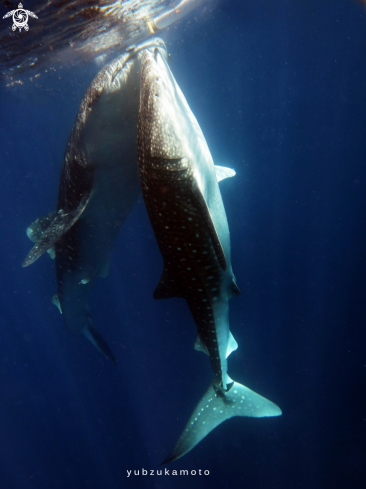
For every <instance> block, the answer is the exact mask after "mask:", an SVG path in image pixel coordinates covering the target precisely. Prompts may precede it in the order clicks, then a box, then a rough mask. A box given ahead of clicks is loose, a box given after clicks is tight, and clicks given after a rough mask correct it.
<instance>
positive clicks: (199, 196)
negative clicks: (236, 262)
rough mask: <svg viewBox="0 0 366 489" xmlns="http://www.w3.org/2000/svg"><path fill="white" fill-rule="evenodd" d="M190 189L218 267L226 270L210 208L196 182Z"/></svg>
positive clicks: (223, 254) (222, 251) (222, 250)
mask: <svg viewBox="0 0 366 489" xmlns="http://www.w3.org/2000/svg"><path fill="white" fill-rule="evenodd" d="M192 191H193V195H194V196H195V198H196V201H197V204H198V206H199V208H200V209H201V212H202V215H203V218H204V220H205V222H206V224H207V227H208V231H209V233H210V237H211V241H212V245H213V247H214V250H215V253H216V256H217V259H218V261H219V263H220V267H221V268H222V269H223V270H224V271H225V270H226V258H225V253H224V249H223V247H222V244H221V242H220V238H219V237H218V235H217V232H216V229H215V224H214V223H213V221H212V217H211V214H210V209H209V208H208V206H207V203H206V200H205V198H204V196H203V195H202V192H201V190H200V189H199V187H198V185H197V183H196V182H193V185H192Z"/></svg>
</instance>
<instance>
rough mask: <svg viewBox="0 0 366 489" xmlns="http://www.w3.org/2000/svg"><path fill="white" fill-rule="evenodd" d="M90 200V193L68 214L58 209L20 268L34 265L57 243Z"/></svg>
mask: <svg viewBox="0 0 366 489" xmlns="http://www.w3.org/2000/svg"><path fill="white" fill-rule="evenodd" d="M89 198H90V193H87V194H86V195H84V196H83V197H82V199H81V200H80V203H79V205H78V207H76V209H74V210H72V211H70V212H64V211H63V210H62V209H60V210H59V211H58V212H57V214H56V215H55V217H54V219H53V221H52V222H51V224H50V225H49V226H48V228H47V229H46V230H45V231H44V232H43V234H42V237H41V239H40V240H39V241H37V243H36V244H35V245H34V246H33V248H32V249H31V250H30V252H29V253H28V255H27V256H26V258H25V260H24V261H23V263H22V267H27V266H28V265H31V264H32V263H34V262H35V261H36V260H38V258H39V257H40V256H42V255H43V253H44V252H45V251H47V250H48V249H49V248H51V247H52V246H53V245H54V244H55V243H56V241H58V240H59V239H60V238H61V236H62V235H63V234H65V233H66V232H67V231H68V230H69V229H70V228H71V227H72V226H73V225H74V224H75V222H76V221H77V220H78V219H79V217H80V216H81V214H82V213H83V212H84V210H85V207H86V206H87V204H88V202H89Z"/></svg>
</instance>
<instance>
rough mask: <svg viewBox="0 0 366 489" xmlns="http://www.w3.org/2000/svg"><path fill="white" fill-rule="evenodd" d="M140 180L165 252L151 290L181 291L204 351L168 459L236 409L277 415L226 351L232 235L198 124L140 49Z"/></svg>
mask: <svg viewBox="0 0 366 489" xmlns="http://www.w3.org/2000/svg"><path fill="white" fill-rule="evenodd" d="M137 151H138V153H137V154H138V165H139V174H140V182H141V188H142V193H143V198H144V201H145V204H146V208H147V211H148V215H149V218H150V222H151V224H152V227H153V230H154V233H155V237H156V240H157V243H158V246H159V248H160V251H161V253H162V255H163V259H164V269H163V273H162V275H161V279H160V282H159V285H158V286H157V288H156V290H155V292H154V297H155V298H156V299H163V298H169V297H183V298H184V299H185V300H186V301H187V304H188V306H189V309H190V312H191V314H192V316H193V318H194V321H195V323H196V326H197V339H196V343H195V349H196V350H199V351H202V352H204V353H206V354H207V355H208V356H209V358H210V362H211V367H212V370H213V373H214V378H213V381H212V384H211V385H210V387H209V388H208V390H207V391H206V393H205V394H204V395H203V397H202V399H201V400H200V402H199V403H198V404H197V406H196V408H195V409H194V411H193V414H192V415H191V417H190V419H189V421H188V423H187V425H186V426H185V428H184V430H183V432H182V434H181V436H180V438H179V439H178V441H177V443H176V445H175V446H174V448H173V449H172V451H171V452H170V453H169V454H168V456H167V457H166V459H165V460H164V462H163V463H168V462H172V461H173V460H176V459H177V458H179V457H181V456H183V455H184V454H185V453H187V452H188V451H189V450H191V449H192V448H193V447H195V446H196V445H197V443H199V442H200V441H201V440H202V439H203V438H204V437H205V436H206V435H207V434H208V433H210V432H211V431H212V430H213V429H214V428H215V427H216V426H218V425H219V424H220V423H222V422H223V421H225V420H226V419H229V418H231V417H233V416H251V417H265V416H278V415H280V414H281V410H280V408H279V407H278V406H276V404H274V403H273V402H271V401H269V400H268V399H266V398H264V397H262V396H261V395H259V394H257V393H255V392H253V391H252V390H250V389H249V388H248V387H245V386H244V385H242V384H240V383H238V382H236V381H233V380H232V379H231V378H230V377H229V376H228V373H227V357H228V356H229V355H230V353H232V352H233V351H234V350H236V348H237V347H238V344H237V342H236V341H235V339H234V337H233V335H232V333H231V332H230V328H229V300H230V299H231V297H233V296H236V295H238V294H240V291H239V289H238V286H237V284H236V280H235V277H234V274H233V271H232V266H231V257H230V253H231V252H230V234H229V228H228V223H227V218H226V213H225V209H224V205H223V202H222V198H221V193H220V189H219V186H218V180H220V179H222V178H225V177H227V176H232V175H233V173H234V172H233V171H232V170H230V169H225V168H222V167H221V168H220V169H217V167H216V168H215V166H214V163H213V160H212V156H211V154H210V151H209V148H208V146H207V143H206V141H205V138H204V136H203V134H202V131H201V129H200V127H199V125H198V123H197V120H196V118H195V117H194V115H193V113H192V111H191V110H190V108H189V106H188V104H187V102H186V99H185V98H184V95H183V93H182V92H181V90H180V88H179V86H178V85H177V83H176V81H175V79H174V77H173V75H172V73H171V71H170V69H169V66H168V64H167V62H166V60H165V59H164V57H163V56H161V54H160V52H159V51H158V50H154V52H153V53H152V52H150V51H145V52H144V53H143V55H142V70H141V93H140V109H139V118H138V130H137Z"/></svg>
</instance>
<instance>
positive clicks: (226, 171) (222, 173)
mask: <svg viewBox="0 0 366 489" xmlns="http://www.w3.org/2000/svg"><path fill="white" fill-rule="evenodd" d="M215 172H216V178H217V181H218V182H221V180H225V178H230V177H234V176H235V175H236V171H235V170H232V169H231V168H227V167H226V166H218V165H215Z"/></svg>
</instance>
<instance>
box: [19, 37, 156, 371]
mask: <svg viewBox="0 0 366 489" xmlns="http://www.w3.org/2000/svg"><path fill="white" fill-rule="evenodd" d="M147 49H159V50H161V52H162V55H163V56H166V47H165V44H164V42H163V41H162V40H161V39H159V38H152V39H149V40H147V41H145V42H143V43H141V44H140V45H137V46H133V47H132V48H131V49H129V50H128V52H125V53H124V54H122V55H121V56H119V57H118V58H116V59H115V60H114V61H112V62H111V63H109V64H107V65H106V66H105V67H104V68H103V69H102V70H101V71H100V72H99V73H98V74H97V76H96V77H95V78H94V80H93V81H92V83H91V84H90V86H89V88H88V89H87V91H86V93H85V95H84V97H83V99H82V101H81V104H80V107H79V111H78V114H77V116H76V120H75V123H74V126H73V129H72V131H71V135H70V137H69V141H68V143H67V147H66V151H65V157H64V162H63V166H62V169H61V177H60V185H59V192H58V201H57V209H56V211H53V212H51V213H50V214H47V215H45V216H42V217H40V218H38V219H37V220H36V221H34V222H33V223H32V224H31V225H30V226H29V227H28V229H27V235H28V237H29V238H30V239H31V240H32V241H33V242H34V243H35V245H34V247H33V248H32V250H31V251H30V252H29V254H28V255H27V257H26V258H25V260H24V262H23V266H29V265H30V264H32V263H34V261H36V260H37V259H38V258H39V257H40V256H41V255H42V254H43V253H44V252H45V251H48V252H49V254H50V255H51V257H52V256H54V257H55V262H56V267H55V268H56V278H57V293H56V294H55V295H54V296H53V298H52V302H53V303H54V304H55V305H56V306H57V307H58V309H59V311H60V312H61V313H62V315H63V318H64V322H65V325H66V328H67V330H68V331H69V332H70V333H71V334H72V335H79V334H82V335H84V336H85V337H86V338H88V339H89V340H90V341H91V342H92V344H93V345H94V346H95V347H96V348H97V349H98V350H99V351H101V352H102V353H103V354H104V355H105V356H106V357H107V358H109V359H110V360H112V361H113V362H115V357H114V355H113V353H112V351H111V349H110V348H109V346H108V345H107V343H106V342H105V340H104V339H103V337H102V335H101V334H100V333H99V332H98V330H97V328H96V327H95V325H94V323H93V320H92V317H91V313H90V310H89V305H88V301H89V296H90V293H91V291H92V289H93V286H94V284H95V281H96V280H97V278H98V277H106V276H107V274H108V269H109V263H110V258H111V253H112V249H113V245H114V242H115V240H116V237H117V235H118V233H119V231H120V229H121V227H122V225H123V223H124V221H125V219H126V218H127V216H128V215H129V213H130V212H131V210H132V208H133V206H134V204H135V202H136V200H137V198H138V195H139V193H140V186H139V177H138V170H137V164H136V151H137V148H136V138H137V116H138V108H139V97H140V70H141V55H142V52H143V51H144V50H147Z"/></svg>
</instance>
